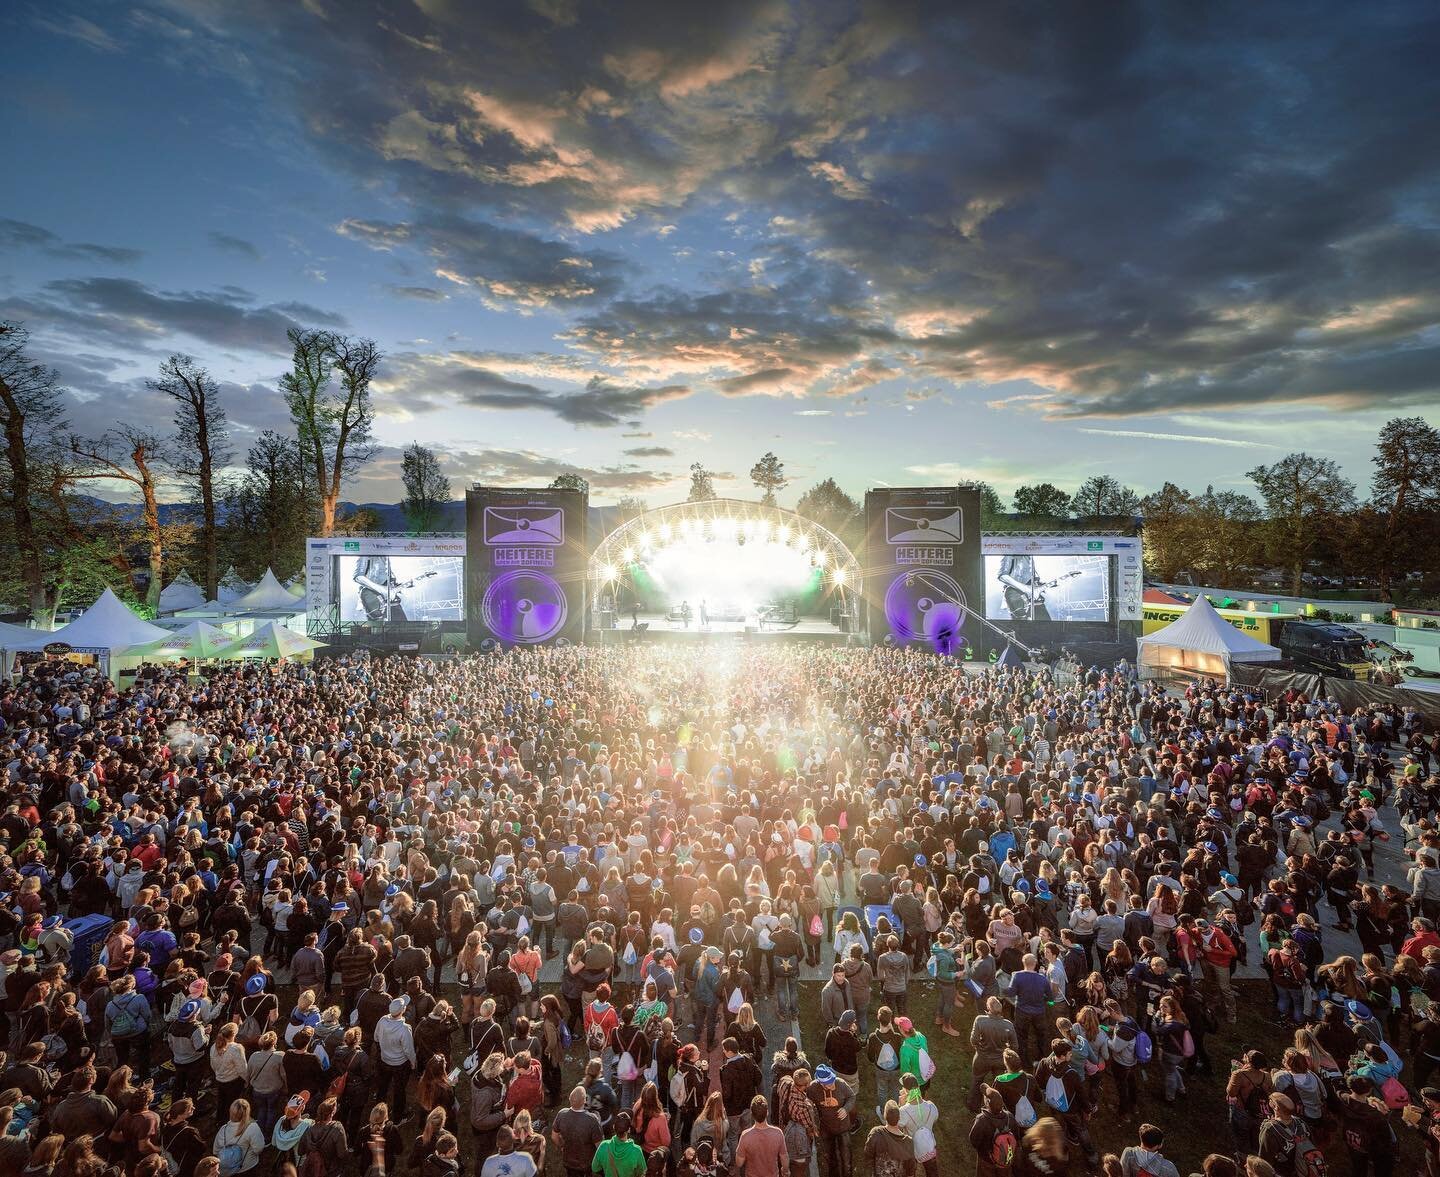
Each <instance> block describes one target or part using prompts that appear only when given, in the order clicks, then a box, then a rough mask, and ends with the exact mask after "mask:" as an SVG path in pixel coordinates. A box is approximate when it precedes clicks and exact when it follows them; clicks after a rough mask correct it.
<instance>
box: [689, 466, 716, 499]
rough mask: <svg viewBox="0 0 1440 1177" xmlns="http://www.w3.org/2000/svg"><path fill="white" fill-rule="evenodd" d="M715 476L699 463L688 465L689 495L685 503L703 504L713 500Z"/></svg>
mask: <svg viewBox="0 0 1440 1177" xmlns="http://www.w3.org/2000/svg"><path fill="white" fill-rule="evenodd" d="M715 497H716V495H715V475H714V474H712V473H711V472H710V471H709V470H707V469H705V467H704V465H703V464H702V463H700V462H692V463H691V464H690V493H689V494H688V495H687V496H686V497H685V501H686V502H687V503H704V502H708V501H709V500H710V499H713V498H715Z"/></svg>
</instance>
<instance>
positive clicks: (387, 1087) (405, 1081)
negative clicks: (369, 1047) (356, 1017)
mask: <svg viewBox="0 0 1440 1177" xmlns="http://www.w3.org/2000/svg"><path fill="white" fill-rule="evenodd" d="M409 1004H410V1003H409V1001H408V1000H407V999H406V998H404V997H397V998H395V999H394V1000H392V1001H391V1002H390V1005H389V1008H388V1010H387V1011H386V1013H385V1016H384V1017H382V1018H381V1019H380V1020H379V1022H377V1023H376V1025H375V1051H376V1055H377V1058H376V1063H377V1066H376V1070H377V1072H378V1081H377V1089H376V1094H377V1095H378V1096H379V1098H380V1100H381V1101H382V1102H384V1103H386V1104H388V1105H389V1107H390V1114H391V1115H392V1116H393V1117H394V1119H395V1121H396V1122H397V1123H400V1122H402V1121H403V1120H404V1119H405V1100H406V1095H407V1092H408V1090H409V1087H410V1076H411V1075H412V1074H413V1073H414V1071H415V1035H414V1031H413V1030H411V1028H410V1023H409V1022H407V1021H406V1020H405V1011H406V1009H407V1008H409Z"/></svg>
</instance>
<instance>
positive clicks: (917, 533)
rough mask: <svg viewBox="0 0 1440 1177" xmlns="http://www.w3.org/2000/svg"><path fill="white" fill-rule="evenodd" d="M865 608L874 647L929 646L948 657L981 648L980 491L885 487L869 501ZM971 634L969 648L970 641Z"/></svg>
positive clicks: (867, 500) (866, 523)
mask: <svg viewBox="0 0 1440 1177" xmlns="http://www.w3.org/2000/svg"><path fill="white" fill-rule="evenodd" d="M865 537H866V538H865V603H866V613H867V617H866V624H867V626H868V632H869V634H870V640H871V641H876V642H878V641H884V640H885V639H886V638H889V639H891V640H892V641H894V642H895V643H897V644H900V645H907V644H910V643H912V642H914V643H922V644H924V645H926V646H928V647H930V648H931V649H934V650H937V651H938V652H940V653H943V654H952V653H956V652H958V651H959V650H961V649H963V648H964V646H965V645H966V644H972V645H975V646H976V647H977V648H980V646H981V644H982V642H983V641H984V632H983V630H982V629H981V627H980V626H979V625H978V624H977V623H976V622H975V621H974V620H972V619H970V618H968V617H967V616H966V614H965V611H964V609H963V608H961V606H967V607H969V608H970V609H974V610H975V611H976V612H977V613H983V612H984V604H985V601H984V596H983V592H982V576H983V562H982V558H981V552H980V492H979V491H977V490H972V489H970V488H968V487H959V486H937V487H879V488H877V489H875V490H872V491H868V492H867V493H866V495H865ZM967 635H968V641H967Z"/></svg>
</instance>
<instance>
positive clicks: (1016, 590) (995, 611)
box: [985, 553, 1115, 621]
mask: <svg viewBox="0 0 1440 1177" xmlns="http://www.w3.org/2000/svg"><path fill="white" fill-rule="evenodd" d="M1114 560H1115V557H1113V556H1078V555H1076V556H1037V555H1032V554H1029V553H1012V554H1009V555H1004V556H994V555H989V556H986V557H985V615H986V616H987V617H989V618H990V619H991V620H993V621H1110V620H1112V619H1113V611H1114V600H1113V593H1112V589H1111V583H1112V579H1113V564H1114Z"/></svg>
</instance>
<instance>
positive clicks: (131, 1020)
mask: <svg viewBox="0 0 1440 1177" xmlns="http://www.w3.org/2000/svg"><path fill="white" fill-rule="evenodd" d="M137 996H138V994H134V993H132V994H130V997H129V999H128V1000H127V1001H126V1002H125V1004H124V1005H122V1006H121V1007H120V1008H119V1010H118V1011H117V1012H116V1014H115V1016H114V1017H113V1018H111V1019H110V1037H112V1038H133V1037H135V1036H136V1035H137V1034H143V1033H144V1032H145V1023H144V1022H143V1021H142V1020H141V1018H140V1015H139V1014H137V1013H136V1012H135V1009H134V1006H135V998H136V997H137ZM141 1000H142V1001H144V998H141Z"/></svg>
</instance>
